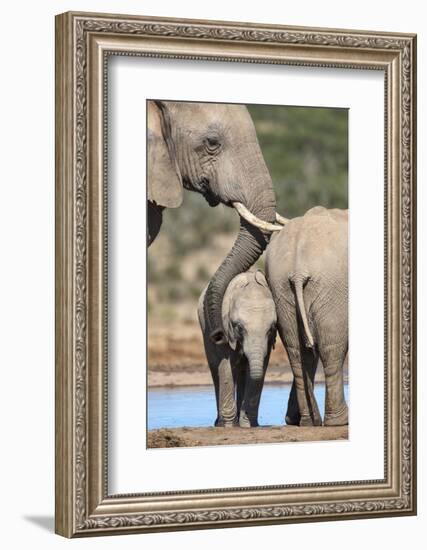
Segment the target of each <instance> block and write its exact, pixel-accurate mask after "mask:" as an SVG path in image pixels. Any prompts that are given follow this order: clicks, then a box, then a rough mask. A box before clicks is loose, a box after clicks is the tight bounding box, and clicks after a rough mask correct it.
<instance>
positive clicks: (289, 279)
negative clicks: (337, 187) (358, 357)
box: [266, 206, 348, 426]
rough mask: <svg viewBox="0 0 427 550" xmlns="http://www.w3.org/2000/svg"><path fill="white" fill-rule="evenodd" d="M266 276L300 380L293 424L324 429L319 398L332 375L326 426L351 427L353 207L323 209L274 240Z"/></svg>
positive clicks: (291, 406)
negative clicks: (319, 386) (317, 390)
mask: <svg viewBox="0 0 427 550" xmlns="http://www.w3.org/2000/svg"><path fill="white" fill-rule="evenodd" d="M266 277H267V281H268V284H269V286H270V288H271V291H272V294H273V298H274V301H275V304H276V310H277V319H278V322H277V324H278V332H279V334H280V337H281V339H282V341H283V345H284V346H285V349H286V351H287V353H288V356H289V361H290V364H291V368H292V372H293V376H294V381H293V384H292V389H291V393H290V396H289V402H288V409H287V413H286V422H287V423H288V424H297V425H298V424H299V425H300V426H310V425H315V426H316V425H321V424H322V418H321V415H320V412H319V409H318V406H317V403H316V399H315V397H314V393H313V385H314V376H315V373H316V368H317V364H318V362H319V357H320V359H321V361H322V364H323V368H324V373H325V386H326V398H325V413H324V425H325V426H340V425H345V424H348V407H347V404H346V402H345V397H344V380H343V364H344V360H345V357H346V355H347V351H348V210H338V209H330V210H328V209H325V208H323V207H320V206H318V207H315V208H312V209H311V210H309V211H308V212H307V213H306V214H305V215H304V216H302V217H299V218H294V219H292V220H291V221H290V222H289V223H288V224H287V225H286V226H285V227H284V229H283V230H282V231H281V232H280V233H278V234H276V235H274V236H273V238H272V239H271V242H270V244H269V246H268V249H267V254H266Z"/></svg>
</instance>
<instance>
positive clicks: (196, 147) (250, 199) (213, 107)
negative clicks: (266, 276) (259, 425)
mask: <svg viewBox="0 0 427 550" xmlns="http://www.w3.org/2000/svg"><path fill="white" fill-rule="evenodd" d="M183 188H185V189H189V190H191V191H195V192H197V193H201V194H202V195H203V196H204V197H205V199H206V200H207V202H208V203H209V205H210V206H216V205H217V204H219V203H222V204H225V205H226V206H230V207H234V208H236V209H237V211H238V212H239V215H240V229H239V233H238V235H237V238H236V241H235V243H234V245H233V247H232V249H231V250H230V252H229V253H228V255H227V256H226V257H225V259H224V260H223V262H222V264H221V265H220V266H219V267H218V269H217V271H216V273H215V274H214V276H213V278H212V279H211V282H210V284H209V287H208V289H207V292H206V300H205V308H206V314H207V315H206V316H207V320H208V325H209V334H210V338H211V340H212V341H213V342H215V343H216V344H223V343H225V342H226V339H225V337H224V330H223V326H222V320H221V305H222V300H223V297H224V293H225V291H226V289H227V286H228V284H229V283H230V281H231V280H232V279H233V278H234V277H235V276H236V275H238V274H239V273H242V272H244V271H246V270H247V269H249V268H250V267H251V266H252V265H253V264H254V263H255V262H256V261H257V259H258V258H259V257H260V255H261V254H262V252H263V250H264V249H265V247H266V245H267V243H268V240H269V236H270V234H271V232H272V231H275V230H280V229H281V226H277V225H275V223H274V222H275V221H276V200H275V195H274V191H273V185H272V181H271V177H270V174H269V172H268V169H267V167H266V165H265V162H264V158H263V156H262V153H261V149H260V147H259V144H258V140H257V137H256V132H255V128H254V125H253V122H252V119H251V117H250V115H249V112H248V110H247V109H246V107H245V106H243V105H230V104H218V103H191V102H172V101H149V102H148V200H149V203H151V204H152V205H155V206H156V207H157V208H160V209H161V208H164V207H177V206H179V205H180V204H181V201H182V190H183ZM160 211H161V210H160ZM160 223H161V222H160ZM157 231H158V229H157Z"/></svg>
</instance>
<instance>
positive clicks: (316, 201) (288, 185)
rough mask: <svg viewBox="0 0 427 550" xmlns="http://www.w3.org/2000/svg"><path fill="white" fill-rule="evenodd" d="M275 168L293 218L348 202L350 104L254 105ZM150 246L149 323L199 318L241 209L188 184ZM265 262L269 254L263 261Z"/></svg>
mask: <svg viewBox="0 0 427 550" xmlns="http://www.w3.org/2000/svg"><path fill="white" fill-rule="evenodd" d="M248 109H249V112H250V114H251V116H252V118H253V121H254V124H255V128H256V131H257V135H258V140H259V143H260V146H261V149H262V152H263V155H264V158H265V161H266V164H267V166H268V168H269V170H270V173H271V176H272V179H273V184H274V189H275V193H276V199H277V211H278V212H279V213H280V214H282V215H283V216H286V217H289V218H293V217H295V216H300V215H302V214H304V212H306V211H307V210H308V209H309V208H311V207H313V206H317V205H322V206H325V207H330V208H333V207H336V208H347V207H348V182H347V180H348V111H347V110H345V109H331V108H319V107H309V108H307V107H282V106H268V105H248ZM163 219H164V222H163V226H162V229H161V231H160V235H159V237H158V238H157V239H156V241H155V242H154V243H153V244H152V246H151V247H150V248H149V250H148V310H149V325H150V326H151V327H153V323H158V322H160V323H167V322H169V321H176V320H180V321H187V322H195V321H196V319H197V312H196V304H197V300H198V297H199V295H200V293H201V292H202V290H203V288H204V287H205V286H206V285H207V284H208V282H209V280H210V277H211V276H212V275H213V273H214V272H215V271H216V269H217V267H218V266H219V264H220V263H221V261H222V259H223V258H224V256H225V254H226V253H227V252H228V250H229V249H230V247H231V245H232V243H233V241H234V238H235V236H236V234H237V230H238V226H239V220H238V215H237V213H236V212H235V211H234V210H232V209H230V208H226V207H224V206H223V205H219V206H217V207H215V208H211V207H209V205H208V204H207V203H206V201H205V200H204V199H203V197H202V196H200V195H198V194H196V193H191V192H188V191H185V192H184V201H183V204H182V205H181V207H180V208H177V209H169V210H166V211H165V212H164V218H163ZM259 265H260V266H261V267H262V265H263V259H262V258H261V260H260V261H259Z"/></svg>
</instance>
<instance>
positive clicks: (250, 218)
mask: <svg viewBox="0 0 427 550" xmlns="http://www.w3.org/2000/svg"><path fill="white" fill-rule="evenodd" d="M232 205H233V207H234V208H235V209H236V210H237V212H238V213H239V214H240V216H242V218H244V219H245V220H246V221H247V222H249V223H250V224H251V225H254V226H255V227H258V229H262V230H263V231H267V232H268V233H272V232H273V231H281V230H282V229H283V225H276V224H274V223H269V222H265V221H264V220H260V219H259V218H257V217H256V216H255V215H254V214H252V212H250V211H249V210H248V209H247V208H246V206H244V205H243V204H242V203H241V202H233V203H232Z"/></svg>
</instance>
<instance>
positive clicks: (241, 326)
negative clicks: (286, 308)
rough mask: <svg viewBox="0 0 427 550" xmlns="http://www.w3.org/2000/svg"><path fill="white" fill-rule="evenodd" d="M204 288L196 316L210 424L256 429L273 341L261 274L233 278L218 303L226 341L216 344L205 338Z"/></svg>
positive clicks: (272, 312)
mask: <svg viewBox="0 0 427 550" xmlns="http://www.w3.org/2000/svg"><path fill="white" fill-rule="evenodd" d="M206 307H207V304H206V289H205V290H204V291H203V292H202V294H201V296H200V299H199V306H198V315H199V322H200V327H201V329H202V333H203V341H204V346H205V352H206V357H207V361H208V364H209V368H210V371H211V374H212V379H213V383H214V387H215V397H216V404H217V418H216V420H215V426H221V427H233V426H237V425H240V426H241V427H254V426H258V410H259V403H260V399H261V393H262V389H263V385H264V377H265V373H266V370H267V366H268V361H269V359H270V352H271V349H272V347H273V346H274V342H275V338H276V322H277V317H276V308H275V305H274V301H273V297H272V295H271V292H270V289H269V288H268V285H267V281H266V279H265V276H264V274H263V273H262V271H260V270H258V271H256V272H247V273H242V274H240V275H237V276H236V277H234V278H233V279H232V281H231V282H230V284H229V285H228V287H227V290H226V292H225V295H224V299H223V302H222V323H223V327H224V334H225V336H226V339H227V342H226V343H225V344H222V345H216V344H214V343H213V342H212V340H211V339H210V337H209V332H208V327H207V315H206Z"/></svg>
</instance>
